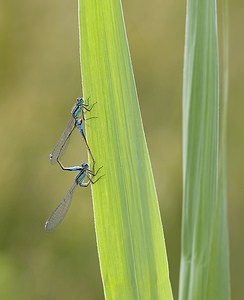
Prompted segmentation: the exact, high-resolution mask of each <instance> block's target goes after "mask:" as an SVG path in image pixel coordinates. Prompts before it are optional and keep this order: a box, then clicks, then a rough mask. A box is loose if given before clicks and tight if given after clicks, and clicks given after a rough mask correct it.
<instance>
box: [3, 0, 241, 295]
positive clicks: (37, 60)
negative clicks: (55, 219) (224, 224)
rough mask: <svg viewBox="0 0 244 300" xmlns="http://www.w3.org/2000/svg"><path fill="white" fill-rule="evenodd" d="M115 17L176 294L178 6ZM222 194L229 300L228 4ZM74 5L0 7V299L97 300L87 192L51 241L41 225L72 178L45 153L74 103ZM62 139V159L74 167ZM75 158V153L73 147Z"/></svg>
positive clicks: (236, 108) (236, 15)
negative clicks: (121, 29)
mask: <svg viewBox="0 0 244 300" xmlns="http://www.w3.org/2000/svg"><path fill="white" fill-rule="evenodd" d="M123 5H124V14H125V20H126V26H127V33H128V38H129V44H130V50H131V55H132V61H133V66H134V72H135V78H136V83H137V89H138V94H139V100H140V106H141V112H142V117H143V122H144V127H145V132H146V137H147V142H148V147H149V151H150V156H151V161H152V166H153V171H154V176H155V180H156V186H157V192H158V197H159V201H160V209H161V215H162V220H163V225H164V232H165V238H166V244H167V251H168V257H169V266H170V277H171V281H172V288H173V293H174V296H175V299H176V298H177V294H178V277H179V276H178V274H179V259H180V226H181V203H182V175H181V173H182V167H181V163H182V159H181V154H182V150H181V145H182V134H181V111H182V99H181V96H182V68H183V50H184V24H185V1H170V0H165V1H159V0H153V1H145V0H144V1H142V0H134V1H130V0H124V1H123ZM229 9H230V101H229V122H228V194H229V225H230V226H229V228H230V229H229V230H230V260H231V284H232V299H242V297H243V278H244V235H243V231H242V230H243V228H244V214H243V210H244V201H243V199H244V188H243V187H244V185H243V179H244V176H243V171H244V158H243V153H244V135H243V129H244V118H243V109H244V104H243V89H244V85H243V77H244V76H243V72H244V71H243V70H244V68H243V60H244V56H243V53H244V49H243V48H244V42H243V38H242V37H243V11H244V2H243V1H240V0H232V1H231V2H230V7H229ZM79 68H80V67H79V55H78V28H77V1H57V0H53V1H47V0H35V1H31V0H23V1H9V0H2V1H1V5H0V159H1V167H0V173H1V176H0V195H1V201H0V299H7V300H11V299H18V300H22V299H23V300H30V299H35V300H49V299H52V300H53V299H60V300H62V299H87V300H90V299H94V300H97V299H99V300H100V299H104V296H103V290H102V283H101V278H100V271H99V262H98V256H97V249H96V241H95V232H94V223H93V214H92V203H91V195H90V191H89V189H87V190H82V191H81V190H77V191H76V193H75V195H74V199H73V203H72V207H71V210H70V212H69V214H68V215H67V217H66V218H65V220H64V222H63V224H62V225H61V226H60V227H59V228H58V229H57V230H56V231H55V232H53V233H51V234H47V233H45V232H44V227H43V226H44V223H45V220H46V218H47V217H48V215H49V214H50V213H51V211H52V210H53V209H54V208H55V206H56V205H57V204H58V202H59V201H60V200H61V199H62V197H63V196H64V194H65V193H66V191H67V190H68V188H69V187H70V185H71V184H72V182H73V179H74V174H70V173H66V172H61V171H60V169H59V167H58V166H51V165H50V163H49V153H50V151H51V150H52V148H53V146H54V144H55V142H56V141H57V139H58V137H59V136H60V134H61V132H62V130H63V129H64V127H65V125H66V124H67V122H68V119H69V112H70V110H71V107H72V105H73V104H74V100H75V98H76V97H78V96H80V95H82V91H81V81H80V69H79ZM82 146H83V145H82V141H81V139H80V137H79V135H78V133H74V136H73V137H72V139H71V141H70V144H69V149H67V151H66V154H65V156H64V158H63V162H64V163H65V164H66V165H73V164H79V163H80V161H81V160H83V158H84V157H86V153H85V152H84V153H82V154H81V148H82ZM83 148H84V147H83Z"/></svg>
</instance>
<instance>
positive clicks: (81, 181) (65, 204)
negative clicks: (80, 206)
mask: <svg viewBox="0 0 244 300" xmlns="http://www.w3.org/2000/svg"><path fill="white" fill-rule="evenodd" d="M57 161H58V163H59V165H60V166H61V168H62V169H63V170H66V171H79V174H78V175H77V176H76V177H75V182H74V183H73V185H72V186H71V188H70V189H69V191H68V193H67V194H66V195H65V197H64V199H63V200H62V201H61V202H60V204H59V205H58V206H57V208H56V209H55V210H54V211H53V213H52V214H51V215H50V217H49V218H48V219H47V221H46V223H45V230H46V231H52V230H54V229H55V228H56V227H57V226H58V225H59V224H60V223H61V222H62V220H63V219H64V217H65V215H66V213H67V211H68V209H69V207H70V204H71V200H72V196H73V193H74V190H75V188H76V187H77V186H78V185H79V186H81V187H87V186H88V185H89V184H90V183H92V184H94V183H96V182H97V181H98V180H99V179H100V178H101V177H103V176H104V175H102V176H100V177H99V178H98V179H96V180H95V181H94V180H93V177H94V176H96V175H97V173H98V172H99V170H100V169H101V168H102V167H100V168H99V169H98V170H97V172H96V173H94V172H93V171H92V170H90V169H89V165H88V163H85V162H84V163H82V164H81V166H75V167H64V166H63V165H62V163H61V162H60V161H59V159H58V160H57ZM85 178H87V182H85Z"/></svg>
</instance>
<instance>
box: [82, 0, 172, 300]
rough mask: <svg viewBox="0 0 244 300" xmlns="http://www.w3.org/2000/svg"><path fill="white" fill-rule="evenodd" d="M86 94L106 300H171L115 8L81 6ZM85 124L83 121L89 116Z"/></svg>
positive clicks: (107, 0)
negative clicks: (94, 169)
mask: <svg viewBox="0 0 244 300" xmlns="http://www.w3.org/2000/svg"><path fill="white" fill-rule="evenodd" d="M79 22H80V24H79V25H80V55H81V66H82V80H83V91H84V96H85V97H86V98H88V97H90V102H91V103H94V102H97V104H96V105H95V107H94V109H93V110H92V112H91V113H90V116H95V117H96V118H94V119H91V120H88V121H87V122H86V123H87V138H88V142H89V145H90V147H91V150H92V151H93V155H94V157H95V160H96V167H97V168H98V167H100V166H103V168H102V170H101V171H100V172H99V174H98V175H97V177H98V176H99V175H102V174H105V176H104V177H103V178H101V179H100V181H98V183H96V184H95V185H93V187H92V193H93V205H94V218H95V227H96V236H97V245H98V253H99V261H100V267H101V275H102V280H103V285H104V292H105V297H106V299H120V300H121V299H126V300H129V299H146V300H148V299H164V300H167V299H172V294H171V287H170V283H169V274H168V264H167V257H166V250H165V243H164V237H163V230H162V224H161V219H160V213H159V207H158V201H157V195H156V191H155V186H154V179H153V175H152V169H151V164H150V159H149V154H148V150H147V146H146V141H145V136H144V131H143V126H142V121H141V115H140V110H139V105H138V99H137V93H136V88H135V82H134V77H133V72H132V66H131V61H130V56H129V50H128V45H127V38H126V33H125V27H124V21H123V15H122V8H121V3H120V1H119V0H102V1H101V0H79ZM87 117H88V113H87Z"/></svg>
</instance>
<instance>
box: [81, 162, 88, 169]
mask: <svg viewBox="0 0 244 300" xmlns="http://www.w3.org/2000/svg"><path fill="white" fill-rule="evenodd" d="M81 167H82V168H83V169H88V168H89V165H88V163H85V162H83V163H82V164H81Z"/></svg>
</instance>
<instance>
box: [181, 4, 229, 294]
mask: <svg viewBox="0 0 244 300" xmlns="http://www.w3.org/2000/svg"><path fill="white" fill-rule="evenodd" d="M218 59H219V58H218V34H217V12H216V1H215V0H214V1H213V0H188V2H187V22H186V40H185V61H184V84H183V87H184V88H183V188H184V199H183V200H184V202H183V219H182V226H183V228H182V252H181V270H180V292H179V299H182V300H183V299H184V300H185V299H187V300H195V299H198V300H201V299H206V300H211V299H215V300H216V299H221V300H222V299H223V300H225V299H229V265H228V231H227V217H226V188H225V184H226V183H225V150H224V149H225V143H224V141H225V126H222V128H221V144H220V145H219V78H218V72H219V61H218ZM224 105H225V107H224V108H223V112H224V113H223V115H222V117H223V119H222V121H223V124H225V122H226V121H225V119H226V104H224ZM221 111H222V110H221Z"/></svg>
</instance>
